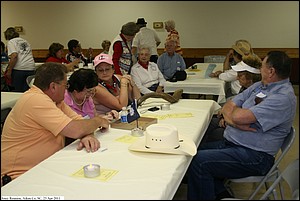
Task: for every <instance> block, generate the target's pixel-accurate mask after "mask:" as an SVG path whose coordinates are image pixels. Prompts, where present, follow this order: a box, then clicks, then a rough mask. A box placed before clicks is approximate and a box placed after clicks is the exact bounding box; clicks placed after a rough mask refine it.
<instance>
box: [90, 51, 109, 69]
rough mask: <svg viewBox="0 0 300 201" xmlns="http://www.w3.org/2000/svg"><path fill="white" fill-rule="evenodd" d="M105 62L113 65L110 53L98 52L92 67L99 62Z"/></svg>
mask: <svg viewBox="0 0 300 201" xmlns="http://www.w3.org/2000/svg"><path fill="white" fill-rule="evenodd" d="M102 62H105V63H108V64H110V65H113V61H112V58H111V56H110V55H108V54H103V53H101V54H99V55H97V56H96V57H95V59H94V67H96V66H98V65H99V64H100V63H102Z"/></svg>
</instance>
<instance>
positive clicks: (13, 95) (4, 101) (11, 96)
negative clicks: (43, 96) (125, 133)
mask: <svg viewBox="0 0 300 201" xmlns="http://www.w3.org/2000/svg"><path fill="white" fill-rule="evenodd" d="M22 94H23V93H17V92H1V110H2V109H5V108H12V107H13V106H14V105H15V103H16V102H17V100H18V99H19V98H20V96H21V95H22Z"/></svg>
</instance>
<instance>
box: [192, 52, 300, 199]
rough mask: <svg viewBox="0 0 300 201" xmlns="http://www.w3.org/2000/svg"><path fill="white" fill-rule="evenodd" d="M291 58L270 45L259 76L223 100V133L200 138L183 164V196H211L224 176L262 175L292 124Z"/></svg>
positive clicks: (217, 191) (218, 190) (219, 188)
mask: <svg viewBox="0 0 300 201" xmlns="http://www.w3.org/2000/svg"><path fill="white" fill-rule="evenodd" d="M291 65H292V61H291V59H290V58H289V57H288V56H287V54H286V53H284V52H281V51H271V52H269V53H268V54H267V56H266V57H265V58H264V60H263V62H262V67H261V69H260V71H261V76H262V80H261V81H260V82H256V83H254V84H253V85H251V86H250V87H249V88H247V89H246V90H245V91H243V92H242V93H240V94H238V95H237V96H235V97H234V98H233V99H232V100H230V101H228V102H226V104H225V105H224V106H223V108H222V110H221V113H222V115H223V117H224V119H225V122H226V124H227V126H226V128H225V131H224V139H223V140H221V141H216V142H210V143H206V144H203V145H202V146H201V147H200V150H199V151H198V153H197V155H195V156H194V158H193V160H192V162H191V165H190V167H189V170H188V199H191V200H196V199H197V200H213V199H216V197H217V196H218V195H219V194H222V193H224V192H226V189H225V187H224V185H223V181H224V179H225V178H242V177H246V176H249V175H253V176H255V175H257V176H260V175H265V174H266V173H267V172H268V171H269V170H270V168H271V167H272V165H273V164H274V155H275V154H276V153H277V152H278V150H279V149H280V147H281V145H282V143H283V141H284V139H285V137H286V136H287V135H288V134H289V132H290V129H291V127H292V125H293V120H294V117H295V112H296V105H297V103H296V100H297V99H296V96H295V93H294V89H293V87H292V85H291V83H290V80H289V76H290V73H291Z"/></svg>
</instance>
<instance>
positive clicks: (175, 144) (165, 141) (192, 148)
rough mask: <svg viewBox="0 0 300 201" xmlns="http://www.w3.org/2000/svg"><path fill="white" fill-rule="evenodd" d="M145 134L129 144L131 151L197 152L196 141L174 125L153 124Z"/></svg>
mask: <svg viewBox="0 0 300 201" xmlns="http://www.w3.org/2000/svg"><path fill="white" fill-rule="evenodd" d="M144 134H145V135H144V136H143V137H141V138H140V139H138V140H137V141H135V142H134V143H132V144H131V145H130V146H129V148H128V149H129V150H131V151H139V152H152V153H165V154H180V155H191V156H194V155H195V154H196V152H197V147H196V145H195V143H194V142H193V141H192V140H191V139H189V138H187V137H184V136H182V135H179V134H178V130H177V128H176V127H175V126H173V125H168V124H152V125H150V126H148V127H147V128H146V131H144Z"/></svg>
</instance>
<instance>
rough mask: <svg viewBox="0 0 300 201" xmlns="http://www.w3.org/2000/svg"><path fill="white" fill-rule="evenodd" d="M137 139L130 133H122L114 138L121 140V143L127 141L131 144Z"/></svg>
mask: <svg viewBox="0 0 300 201" xmlns="http://www.w3.org/2000/svg"><path fill="white" fill-rule="evenodd" d="M137 139H138V137H134V136H132V135H123V136H121V137H119V138H117V139H115V141H118V142H123V143H128V144H132V143H133V142H135V141H136V140H137Z"/></svg>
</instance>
